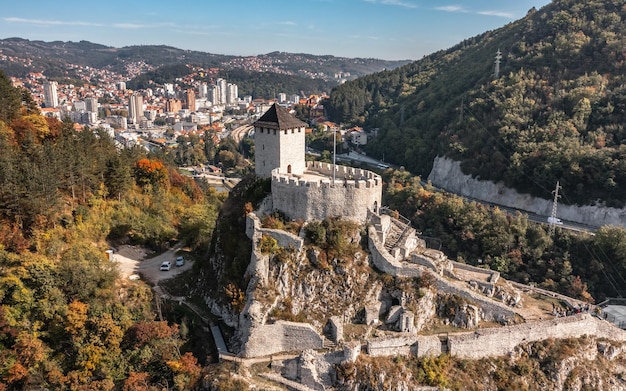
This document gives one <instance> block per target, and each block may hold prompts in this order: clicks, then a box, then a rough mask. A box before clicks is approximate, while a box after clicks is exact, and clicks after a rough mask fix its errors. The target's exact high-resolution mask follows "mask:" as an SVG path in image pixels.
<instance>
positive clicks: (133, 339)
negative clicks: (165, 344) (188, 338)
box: [126, 321, 178, 348]
mask: <svg viewBox="0 0 626 391" xmlns="http://www.w3.org/2000/svg"><path fill="white" fill-rule="evenodd" d="M177 334H178V325H176V324H175V325H173V326H169V325H168V324H167V322H165V321H161V322H139V323H137V324H135V325H134V326H132V327H131V328H130V329H129V330H128V332H127V334H126V338H127V341H128V342H130V343H131V344H132V346H133V347H135V348H137V347H140V346H143V345H145V344H146V343H148V342H150V341H152V340H157V339H164V338H171V337H174V336H176V335H177Z"/></svg>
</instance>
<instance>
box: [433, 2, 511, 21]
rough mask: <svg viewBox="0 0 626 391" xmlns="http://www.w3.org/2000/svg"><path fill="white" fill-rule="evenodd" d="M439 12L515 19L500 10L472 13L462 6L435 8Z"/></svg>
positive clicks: (508, 13)
mask: <svg viewBox="0 0 626 391" xmlns="http://www.w3.org/2000/svg"><path fill="white" fill-rule="evenodd" d="M435 9H436V10H437V11H443V12H454V13H464V14H468V13H472V14H476V15H485V16H497V17H500V18H507V19H514V18H515V15H513V14H512V13H510V12H505V11H498V10H487V11H470V10H468V9H467V8H465V7H463V6H461V5H445V6H441V7H435Z"/></svg>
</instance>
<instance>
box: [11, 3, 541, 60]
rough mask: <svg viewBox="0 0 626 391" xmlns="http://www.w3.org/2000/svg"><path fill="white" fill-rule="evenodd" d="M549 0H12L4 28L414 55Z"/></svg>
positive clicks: (209, 47) (246, 49)
mask: <svg viewBox="0 0 626 391" xmlns="http://www.w3.org/2000/svg"><path fill="white" fill-rule="evenodd" d="M549 2H550V1H549V0H500V1H493V0H491V1H488V0H449V1H448V0H444V1H440V0H430V1H427V0H289V1H287V0H239V1H227V0H220V1H214V0H203V1H200V0H192V1H189V0H182V1H171V0H169V1H162V0H154V1H135V0H127V1H120V0H109V1H84V0H81V1H75V0H61V1H49V0H30V1H19V0H18V1H11V0H5V1H4V2H3V3H4V4H3V6H2V15H1V16H0V38H9V37H20V38H26V39H31V40H42V41H80V40H86V41H91V42H94V43H100V44H103V45H108V46H114V47H122V46H130V45H161V44H163V45H169V46H174V47H177V48H181V49H190V50H199V51H203V52H210V53H217V54H232V55H242V56H247V55H255V54H264V53H269V52H272V51H284V52H292V53H310V54H318V55H322V54H331V55H335V56H342V57H373V58H382V59H388V60H400V59H413V60H417V59H419V58H421V57H423V56H424V55H427V54H430V53H432V52H434V51H437V50H439V49H445V48H448V47H450V46H453V45H454V44H456V43H458V42H460V41H462V40H463V39H465V38H470V37H473V36H475V35H477V34H480V33H482V32H485V31H487V30H493V29H496V28H499V27H502V26H504V25H506V24H507V23H509V22H511V21H514V20H517V19H519V18H521V17H523V16H524V15H525V14H526V12H527V11H528V10H529V9H530V8H532V7H536V8H537V9H539V8H541V7H543V6H544V5H546V4H548V3H549Z"/></svg>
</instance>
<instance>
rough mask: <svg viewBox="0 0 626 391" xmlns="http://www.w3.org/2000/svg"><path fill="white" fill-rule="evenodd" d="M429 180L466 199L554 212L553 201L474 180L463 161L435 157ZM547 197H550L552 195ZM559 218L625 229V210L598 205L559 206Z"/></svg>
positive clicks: (544, 214) (502, 185)
mask: <svg viewBox="0 0 626 391" xmlns="http://www.w3.org/2000/svg"><path fill="white" fill-rule="evenodd" d="M428 180H429V181H431V182H432V183H433V185H435V186H438V187H441V188H444V189H446V190H448V191H450V192H452V193H456V194H460V195H463V196H467V197H472V198H476V199H479V200H483V201H486V202H491V203H494V204H498V205H504V206H508V207H511V208H517V209H521V210H525V211H528V212H532V213H536V214H538V215H542V216H550V214H551V213H552V201H551V200H547V199H542V198H537V197H533V196H531V195H529V194H522V193H518V192H517V191H516V190H514V189H511V188H508V187H506V186H504V184H503V183H502V182H498V183H494V182H492V181H481V180H479V179H477V178H472V176H471V175H465V174H463V172H462V171H461V163H460V162H458V161H454V160H452V159H449V158H446V157H437V158H435V161H434V163H433V169H432V171H431V172H430V175H429V176H428ZM546 196H549V194H547V195H546ZM557 216H558V217H559V218H561V219H563V220H568V221H575V222H577V223H582V224H588V225H592V226H598V227H599V226H602V225H617V226H626V208H624V209H617V208H609V207H605V206H597V205H593V206H592V205H584V206H576V205H564V204H559V208H558V213H557Z"/></svg>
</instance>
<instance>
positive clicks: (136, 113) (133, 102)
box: [128, 93, 144, 124]
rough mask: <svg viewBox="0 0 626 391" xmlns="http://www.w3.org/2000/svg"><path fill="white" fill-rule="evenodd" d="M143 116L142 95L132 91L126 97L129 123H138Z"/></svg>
mask: <svg viewBox="0 0 626 391" xmlns="http://www.w3.org/2000/svg"><path fill="white" fill-rule="evenodd" d="M143 116H144V115H143V97H142V96H141V95H140V94H138V93H134V94H132V95H131V96H130V98H129V99H128V119H129V120H130V122H131V123H133V124H138V123H139V121H141V118H142V117H143Z"/></svg>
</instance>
